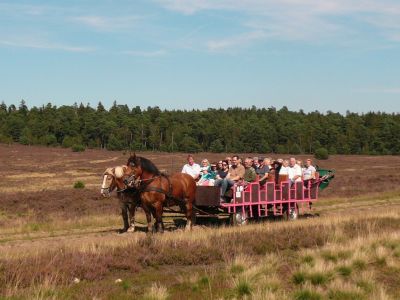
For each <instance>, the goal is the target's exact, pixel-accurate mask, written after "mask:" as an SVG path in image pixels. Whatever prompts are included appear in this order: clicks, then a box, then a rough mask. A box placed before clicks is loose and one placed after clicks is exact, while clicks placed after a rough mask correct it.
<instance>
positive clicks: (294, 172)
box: [288, 157, 302, 184]
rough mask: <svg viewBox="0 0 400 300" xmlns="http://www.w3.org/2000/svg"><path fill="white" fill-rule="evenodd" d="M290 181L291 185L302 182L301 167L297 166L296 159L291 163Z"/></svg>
mask: <svg viewBox="0 0 400 300" xmlns="http://www.w3.org/2000/svg"><path fill="white" fill-rule="evenodd" d="M288 170H289V180H290V182H291V184H294V183H295V182H298V181H301V176H302V172H301V167H300V166H299V165H298V164H297V161H296V159H295V158H294V157H292V158H290V161H289V169H288Z"/></svg>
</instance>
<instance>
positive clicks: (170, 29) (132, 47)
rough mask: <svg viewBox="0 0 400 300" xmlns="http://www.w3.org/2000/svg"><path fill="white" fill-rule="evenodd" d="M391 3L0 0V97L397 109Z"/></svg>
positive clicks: (395, 3) (397, 60) (394, 8)
mask: <svg viewBox="0 0 400 300" xmlns="http://www.w3.org/2000/svg"><path fill="white" fill-rule="evenodd" d="M399 50H400V1H399V0H324V1H320V0H186V1H184V0H131V1H128V0H119V1H111V0H79V1H78V0H70V1H62V0H58V1H45V0H37V1H18V0H13V1H11V0H6V1H2V0H0V101H4V102H5V103H6V104H16V105H17V104H18V103H19V102H20V101H21V99H24V100H25V101H26V103H27V104H28V107H32V106H41V105H43V104H47V103H48V102H51V103H52V104H55V105H57V106H61V105H71V104H73V103H74V102H77V103H80V102H83V103H84V104H86V103H90V105H91V106H97V103H98V102H99V101H101V102H102V103H103V105H104V106H106V107H110V106H111V105H112V103H113V102H114V101H117V103H118V104H127V105H129V107H133V106H137V105H139V106H141V107H142V108H146V107H148V106H159V107H160V108H162V109H192V108H195V109H207V108H220V107H222V108H227V107H251V106H252V105H254V106H256V107H260V108H261V107H266V108H267V107H271V106H273V107H276V108H278V109H279V108H281V107H283V106H287V107H288V108H289V109H290V110H296V111H297V110H300V109H303V110H304V111H306V112H309V111H315V110H319V111H320V112H327V111H333V112H340V113H345V112H346V111H348V110H349V111H352V112H359V113H363V112H368V111H385V112H390V113H391V112H394V113H399V112H400V51H399Z"/></svg>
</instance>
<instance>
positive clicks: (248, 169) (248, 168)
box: [243, 157, 257, 183]
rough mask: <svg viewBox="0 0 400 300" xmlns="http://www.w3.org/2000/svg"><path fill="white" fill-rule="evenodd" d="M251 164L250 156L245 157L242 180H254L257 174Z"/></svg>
mask: <svg viewBox="0 0 400 300" xmlns="http://www.w3.org/2000/svg"><path fill="white" fill-rule="evenodd" d="M252 166H253V159H252V158H251V157H247V158H246V159H245V160H244V169H245V171H244V175H243V180H244V182H245V183H249V182H254V181H256V178H257V174H256V171H255V170H254V168H253V167H252Z"/></svg>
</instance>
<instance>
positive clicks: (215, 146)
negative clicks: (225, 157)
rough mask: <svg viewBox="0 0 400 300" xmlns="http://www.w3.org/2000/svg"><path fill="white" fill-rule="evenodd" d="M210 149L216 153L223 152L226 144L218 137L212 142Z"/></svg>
mask: <svg viewBox="0 0 400 300" xmlns="http://www.w3.org/2000/svg"><path fill="white" fill-rule="evenodd" d="M210 151H211V152H214V153H221V152H223V151H224V145H223V144H222V142H221V140H220V139H216V140H215V141H213V142H212V143H211V144H210Z"/></svg>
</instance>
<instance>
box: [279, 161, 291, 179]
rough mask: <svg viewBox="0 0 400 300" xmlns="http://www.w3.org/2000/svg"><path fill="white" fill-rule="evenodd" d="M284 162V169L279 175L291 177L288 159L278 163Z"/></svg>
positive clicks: (282, 168)
mask: <svg viewBox="0 0 400 300" xmlns="http://www.w3.org/2000/svg"><path fill="white" fill-rule="evenodd" d="M281 161H282V167H281V169H280V170H279V175H289V161H288V160H287V159H285V160H279V159H278V162H281Z"/></svg>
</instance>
